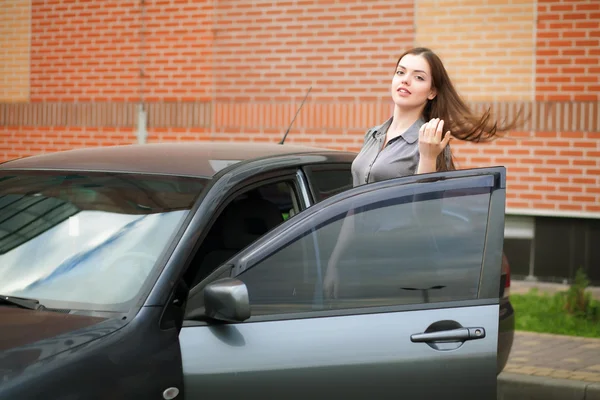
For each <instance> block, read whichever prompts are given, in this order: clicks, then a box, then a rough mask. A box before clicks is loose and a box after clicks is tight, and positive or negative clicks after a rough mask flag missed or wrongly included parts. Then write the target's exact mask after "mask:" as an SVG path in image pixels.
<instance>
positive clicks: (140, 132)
mask: <svg viewBox="0 0 600 400" xmlns="http://www.w3.org/2000/svg"><path fill="white" fill-rule="evenodd" d="M146 121H147V116H146V110H144V104H139V105H138V118H137V130H136V132H135V136H136V137H137V141H138V143H139V144H145V143H146V139H147V138H148V131H147V130H146Z"/></svg>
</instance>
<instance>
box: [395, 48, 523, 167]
mask: <svg viewBox="0 0 600 400" xmlns="http://www.w3.org/2000/svg"><path fill="white" fill-rule="evenodd" d="M407 54H411V55H414V56H422V57H424V58H425V60H426V61H427V63H428V64H429V68H430V69H431V76H432V83H431V85H432V89H435V90H436V92H437V94H436V96H435V97H434V98H433V100H428V101H427V104H426V105H425V109H424V110H423V119H424V120H425V121H426V122H428V121H429V120H431V119H432V118H439V119H442V120H444V132H443V134H444V133H446V131H450V132H451V134H452V136H453V137H455V138H457V139H460V140H465V141H469V142H482V141H486V142H487V141H491V140H494V139H495V138H496V137H497V136H498V135H499V134H501V133H503V132H507V131H509V130H512V129H515V128H516V127H518V126H519V124H518V123H517V119H518V118H519V116H520V115H521V113H522V111H521V110H520V111H519V112H518V113H517V116H516V117H515V119H514V120H513V121H512V122H507V123H505V124H502V125H499V124H498V121H495V120H492V118H491V113H490V109H488V110H487V111H486V112H484V113H483V114H482V115H476V114H475V113H474V112H473V111H472V110H471V109H470V108H469V107H468V106H467V104H466V103H465V101H464V100H463V99H462V98H461V97H460V95H459V94H458V93H457V91H456V89H455V88H454V85H453V84H452V81H451V80H450V77H449V76H448V72H447V71H446V68H445V67H444V64H443V63H442V60H441V59H440V58H439V57H438V56H437V55H436V54H435V53H434V52H433V51H432V50H430V49H428V48H426V47H416V48H413V49H410V50H408V51H407V52H405V53H404V54H402V55H401V56H400V58H398V62H397V63H396V68H397V67H398V64H399V63H400V60H402V57H404V56H405V55H407ZM436 164H437V168H436V169H437V170H438V171H448V170H454V169H456V167H455V165H454V160H453V157H452V152H451V150H450V145H448V146H446V148H445V149H444V151H442V152H441V153H440V155H439V156H438V158H437V162H436Z"/></svg>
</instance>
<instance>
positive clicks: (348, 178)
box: [305, 163, 352, 203]
mask: <svg viewBox="0 0 600 400" xmlns="http://www.w3.org/2000/svg"><path fill="white" fill-rule="evenodd" d="M305 171H306V175H307V178H308V182H309V186H310V188H311V190H312V192H313V195H314V198H315V202H316V203H318V202H320V201H323V200H325V199H327V198H329V197H331V196H334V195H336V194H338V193H340V192H343V191H344V190H348V189H351V188H352V172H351V164H350V163H347V164H332V165H323V166H321V165H320V166H309V167H306V168H305Z"/></svg>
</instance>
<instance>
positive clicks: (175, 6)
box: [0, 0, 600, 215]
mask: <svg viewBox="0 0 600 400" xmlns="http://www.w3.org/2000/svg"><path fill="white" fill-rule="evenodd" d="M465 1H466V0H457V1H455V3H456V7H459V8H460V7H463V6H465V4H463V3H464V2H465ZM506 1H507V2H508V3H510V1H508V0H506ZM532 1H533V0H532ZM501 2H502V0H499V1H498V3H501ZM426 3H427V2H422V4H421V3H420V2H419V1H416V4H415V2H413V1H412V0H410V1H409V0H402V1H401V0H397V1H396V0H394V1H391V0H346V1H334V0H297V1H292V0H288V1H286V0H279V1H261V2H256V1H251V0H145V7H144V8H142V7H141V5H140V1H138V0H135V1H134V0H119V1H117V0H103V1H97V0H93V1H92V0H71V1H67V0H33V1H32V5H31V7H32V9H31V16H32V32H31V77H30V82H31V102H32V103H31V104H25V105H24V106H25V108H16V107H13V106H12V105H8V106H7V105H4V106H2V105H0V126H2V127H0V134H2V139H0V158H1V159H3V160H7V159H11V158H15V157H21V156H26V155H31V154H36V153H40V152H47V151H56V150H62V149H67V148H74V147H82V146H93V145H111V144H121V143H134V142H135V141H136V138H135V134H134V132H135V122H136V118H135V113H134V112H135V107H136V103H137V102H138V101H139V100H140V98H142V99H143V101H144V102H145V104H146V109H147V110H148V113H149V121H148V125H149V132H148V133H149V136H148V141H150V142H155V141H173V140H243V141H272V142H276V141H278V140H279V139H280V138H281V136H282V135H283V133H284V132H285V129H286V128H287V125H288V124H289V122H290V121H291V119H292V117H293V115H294V112H295V111H296V108H297V107H298V105H299V104H300V102H301V100H302V98H303V97H304V95H305V93H306V90H307V89H308V87H309V86H312V92H311V95H310V97H309V99H308V100H307V103H306V104H305V106H304V109H303V110H302V112H301V113H300V115H299V117H298V119H297V120H296V122H295V124H294V127H293V129H292V131H291V132H290V135H289V137H288V142H289V143H304V144H311V145H318V146H325V147H333V148H339V149H350V150H358V149H359V147H360V145H361V142H362V138H363V134H364V132H365V130H366V129H368V128H369V127H370V126H372V125H374V124H378V123H380V122H382V121H383V120H384V119H385V118H387V117H388V116H389V113H390V111H391V102H390V99H389V84H390V82H391V78H392V72H393V67H394V63H395V61H396V58H397V57H398V55H399V54H400V53H401V52H402V51H403V50H404V49H406V48H407V47H410V46H412V45H414V44H415V43H416V33H415V32H416V29H415V26H414V24H415V21H416V20H415V8H418V7H419V6H422V5H423V4H426ZM459 3H460V4H459ZM536 4H537V5H536V7H535V8H534V7H531V9H532V10H536V9H537V21H538V22H537V26H536V28H537V31H536V32H537V33H535V36H534V35H532V37H531V40H532V41H533V42H532V46H530V47H529V48H535V54H532V56H531V63H532V64H535V65H534V68H531V70H532V71H535V77H534V80H535V82H536V83H535V88H533V89H532V99H533V98H535V100H537V103H535V104H530V103H528V102H525V103H523V104H525V105H526V106H527V107H528V110H529V111H532V112H533V118H532V120H531V121H529V122H528V124H527V125H526V126H525V127H524V128H523V129H522V130H521V132H513V133H512V134H511V136H510V138H509V139H504V140H501V141H499V142H497V143H494V144H485V145H483V144H480V145H471V144H453V148H454V149H455V152H456V154H457V156H458V160H459V165H460V166H462V167H470V166H485V165H497V164H502V165H506V166H507V167H508V171H509V188H508V197H509V201H508V207H509V209H513V210H517V211H519V212H520V211H522V210H520V209H526V210H527V211H526V212H547V211H549V212H551V213H565V212H571V211H577V212H587V213H600V206H598V205H597V204H600V193H599V190H598V188H600V144H599V143H600V133H599V132H600V122H599V119H600V117H599V116H598V114H599V113H600V109H599V107H598V104H599V103H598V101H599V100H600V99H599V98H598V93H600V84H599V83H598V75H599V72H600V71H599V67H598V64H599V63H600V45H599V43H598V41H599V40H600V38H599V32H600V27H599V23H600V15H599V13H600V11H598V7H599V6H600V2H599V1H597V0H579V1H568V2H567V1H558V0H555V1H550V0H537V3H536ZM502 7H504V6H502V5H499V6H497V7H496V6H494V7H492V6H490V7H487V8H486V10H488V9H489V10H491V11H490V12H497V13H498V16H497V18H500V17H502V16H504V17H505V15H504V14H503V13H502V10H503V8H502ZM513 8H514V7H513ZM525 8H527V7H525ZM511 9H512V8H511ZM494 10H495V11H494ZM532 12H533V11H532ZM424 15H427V13H425V14H424ZM448 15H450V14H448ZM442 17H443V16H442ZM442 17H440V18H442ZM436 18H437V17H436ZM494 18H496V17H494ZM532 18H533V17H532ZM446 20H447V21H446ZM446 20H445V22H444V23H446V24H449V23H452V20H453V19H452V18H446ZM474 21H475V20H474ZM475 22H476V21H475ZM475 22H474V23H475ZM419 23H420V24H421V23H425V22H423V21H421V22H419ZM417 28H418V27H417ZM446 28H447V27H444V28H443V29H446ZM463 28H464V26H463ZM515 29H516V28H515ZM446 30H447V29H446ZM438 36H439V35H438ZM442 36H443V35H442ZM442 36H440V38H437V36H435V35H434V36H433V37H434V41H435V40H438V39H439V40H442V39H443V37H442ZM461 37H462V36H461ZM511 37H512V36H510V35H508V36H506V37H505V36H503V35H497V36H494V38H492V37H491V36H490V39H489V40H490V41H492V42H493V41H494V40H495V41H497V42H498V43H496V42H494V43H491V42H490V46H492V44H493V46H492V47H494V48H497V51H498V52H500V51H507V53H506V55H507V56H508V55H509V53H508V51H509V50H507V49H510V48H512V47H511V46H509V43H508V42H506V43H504V40H509V39H510V38H511ZM452 40H453V43H454V42H456V41H457V40H458V41H460V40H464V48H465V49H467V50H468V48H469V41H468V38H464V39H460V38H459V39H457V38H453V39H452ZM519 40H526V39H525V38H524V37H523V38H520V39H519ZM419 44H424V45H430V46H431V47H434V48H435V47H436V45H441V43H437V44H436V43H430V44H428V43H419ZM454 45H455V47H456V48H460V43H458V42H457V43H454ZM503 49H504V50H503ZM467 50H465V51H466V52H467V53H468V51H467ZM467 53H465V54H467ZM521 58H522V59H525V58H526V57H524V56H523V57H521ZM496 59H497V60H505V59H506V57H503V56H502V55H500V56H498V57H497V58H494V57H488V58H486V60H479V61H478V62H480V61H481V62H483V61H485V62H486V63H489V69H488V66H487V64H486V67H485V68H484V71H488V70H489V73H491V74H494V77H495V78H498V76H499V75H498V74H500V73H501V70H502V66H503V65H504V64H501V63H499V62H498V63H496V62H495V60H496ZM521 61H522V60H521ZM448 65H449V66H450V73H451V74H452V76H456V77H457V80H459V79H458V78H459V77H461V78H460V79H463V78H465V76H467V75H469V74H467V75H465V73H466V72H465V71H463V70H462V69H460V68H463V67H461V66H460V65H459V64H456V67H455V66H454V64H453V63H451V62H450V63H449V64H448ZM525 67H526V66H525ZM525 67H523V68H525ZM455 68H458V69H460V70H458V69H456V70H455ZM494 71H495V72H494ZM141 72H143V76H142V75H141ZM486 73H487V72H486ZM467 78H468V77H467ZM485 78H486V77H485V74H483V75H481V76H479V75H478V76H474V77H473V79H475V80H479V81H482V79H485ZM469 79H470V78H469ZM503 79H508V80H510V79H523V76H521V75H519V76H512V77H511V76H510V74H508V76H506V77H504V78H503ZM503 79H495V80H494V82H495V83H496V84H498V83H500V84H501V83H502V81H503ZM463 80H464V79H463ZM469 93H470V92H468V93H466V94H467V99H468V100H469ZM478 95H479V97H478V98H476V99H474V100H476V101H479V100H481V99H482V97H481V93H479V94H478ZM523 95H526V91H523ZM484 97H485V96H484ZM492 99H496V97H494V96H492V97H490V99H489V100H492ZM496 100H497V99H496ZM501 100H502V99H501ZM517 100H518V99H517ZM492 105H493V104H492ZM504 106H507V109H506V110H504V108H503V107H504ZM81 107H83V108H84V111H83V114H85V115H82V116H80V115H79V114H80V113H81V112H82V111H81ZM86 107H87V108H86ZM494 107H495V110H496V111H497V112H498V113H499V115H508V114H510V111H508V110H510V109H512V108H514V107H513V104H509V103H502V102H500V103H498V104H497V105H494ZM85 110H87V111H85ZM590 215H591V214H590ZM596 215H600V214H596Z"/></svg>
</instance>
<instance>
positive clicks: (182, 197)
mask: <svg viewBox="0 0 600 400" xmlns="http://www.w3.org/2000/svg"><path fill="white" fill-rule="evenodd" d="M205 183H206V182H205V180H198V179H192V178H177V177H160V176H141V175H134V174H101V173H68V174H65V173H58V172H57V173H47V172H44V173H41V172H37V173H36V172H27V173H25V172H19V173H4V174H3V175H2V176H0V293H3V294H7V295H12V296H23V297H31V298H36V299H39V300H40V301H41V302H42V303H44V304H45V305H47V306H48V307H56V308H72V309H93V310H105V311H117V310H122V309H125V310H126V307H127V304H126V303H127V302H128V301H130V300H132V299H134V298H135V296H136V295H137V293H138V292H139V290H140V289H141V286H142V284H143V283H144V281H145V279H146V278H147V277H148V275H149V274H150V272H151V270H152V269H153V268H154V266H155V264H156V262H157V260H158V258H159V257H160V255H161V254H162V252H163V251H164V249H165V247H166V246H167V245H168V243H169V241H170V240H171V238H172V236H173V234H174V233H175V231H176V230H177V228H178V227H179V226H180V224H181V222H182V220H183V218H184V217H185V216H186V215H187V213H188V211H189V209H190V208H191V207H192V205H193V203H194V201H195V199H196V198H197V197H198V195H199V194H200V192H201V190H202V188H203V187H204V186H205Z"/></svg>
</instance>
